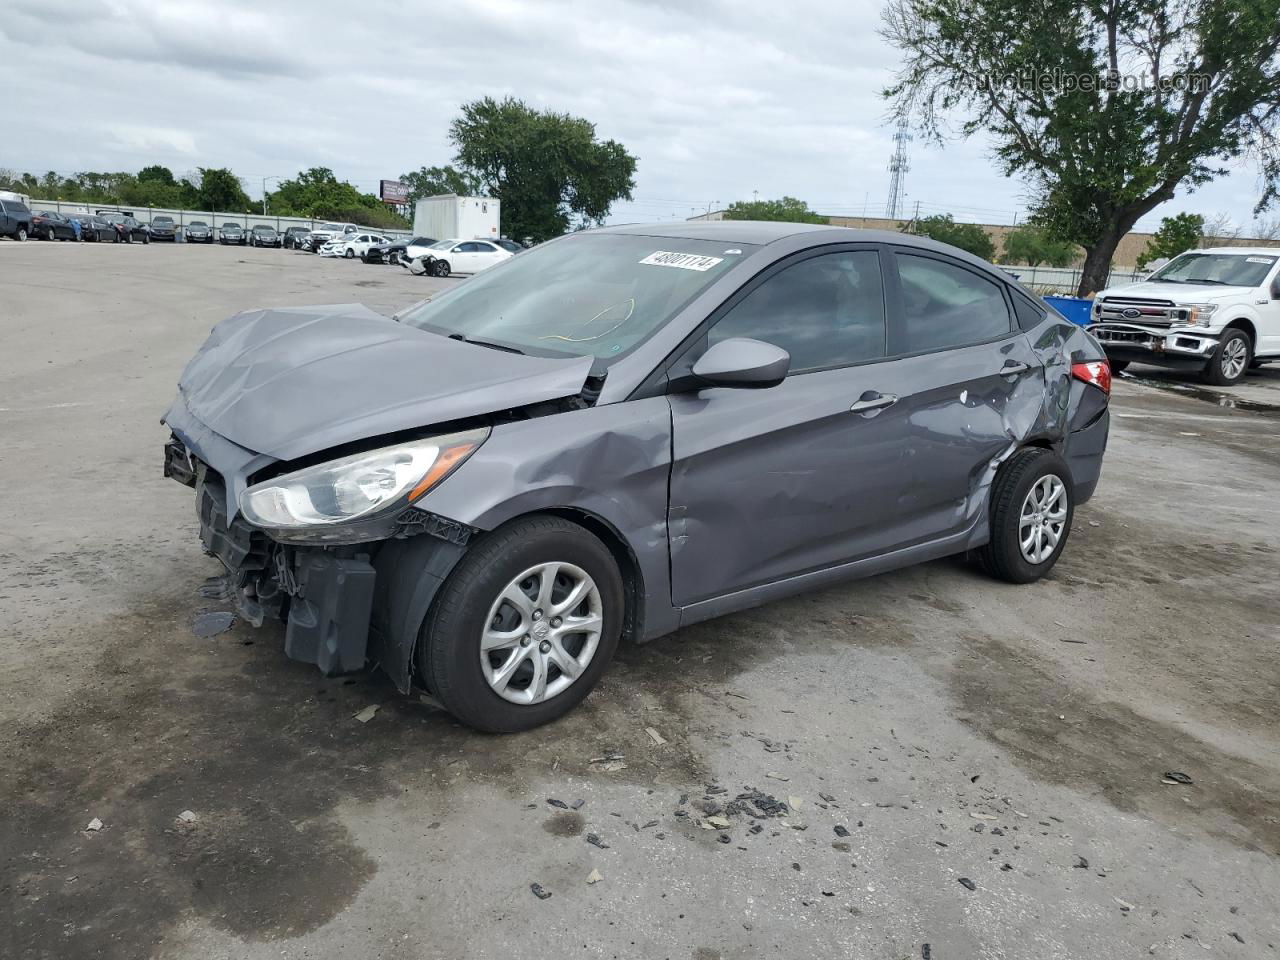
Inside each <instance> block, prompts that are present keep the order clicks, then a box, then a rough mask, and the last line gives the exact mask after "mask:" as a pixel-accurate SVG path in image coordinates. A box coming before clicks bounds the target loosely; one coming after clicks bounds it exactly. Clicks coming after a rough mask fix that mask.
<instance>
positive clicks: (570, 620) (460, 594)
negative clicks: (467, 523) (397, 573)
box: [416, 516, 624, 733]
mask: <svg viewBox="0 0 1280 960" xmlns="http://www.w3.org/2000/svg"><path fill="white" fill-rule="evenodd" d="M623 605H624V600H623V588H622V577H621V575H620V574H619V572H618V567H617V564H616V563H615V562H614V559H613V555H612V554H611V553H610V552H609V548H608V547H606V546H605V545H604V544H603V543H601V542H600V540H599V539H598V538H596V537H595V536H594V535H592V534H591V533H589V532H588V531H586V530H584V529H583V528H581V527H579V526H577V525H576V524H573V523H570V522H569V521H567V520H563V519H561V518H559V517H550V516H533V517H525V518H522V519H520V520H516V521H513V522H511V523H509V524H507V525H505V526H503V527H500V528H499V529H497V530H495V531H493V532H492V533H490V534H488V535H486V536H484V537H483V538H482V539H480V540H479V541H477V542H476V543H475V545H474V546H473V547H472V548H471V549H469V550H468V552H467V553H466V554H465V555H464V556H463V558H462V560H461V561H459V563H458V565H457V566H456V567H455V568H454V570H453V572H452V573H451V574H450V575H449V578H448V580H446V581H445V583H444V586H443V587H442V588H441V590H440V593H439V595H438V596H437V597H436V600H435V603H434V604H433V606H432V610H431V613H430V615H429V616H428V617H427V621H426V623H425V624H423V628H422V633H421V636H420V638H419V642H418V648H417V654H416V656H417V662H418V669H419V671H420V673H421V674H422V675H423V677H424V678H425V679H426V681H427V685H428V687H429V688H430V690H431V691H432V693H434V694H435V696H436V697H437V698H438V699H439V700H440V702H441V703H442V704H443V705H444V706H445V708H446V709H448V710H449V712H450V713H452V714H453V715H454V716H456V717H457V718H458V719H459V720H461V721H462V722H464V723H466V724H468V725H470V726H472V727H475V728H476V729H478V730H484V731H488V732H490V733H516V732H519V731H521V730H530V729H532V728H533V727H537V726H540V725H542V724H544V723H548V722H550V721H551V720H554V719H556V718H557V717H560V716H562V715H563V714H565V713H568V712H569V711H570V710H571V709H573V708H574V707H575V706H577V704H578V703H580V702H581V701H582V699H583V698H584V697H586V695H587V694H588V693H590V692H591V688H592V687H594V686H595V685H596V682H597V681H598V680H599V679H600V676H601V674H603V673H604V670H605V668H606V667H607V666H608V665H609V661H610V660H611V659H612V658H613V654H614V651H615V650H616V649H617V646H618V637H619V635H620V634H621V632H622V618H623Z"/></svg>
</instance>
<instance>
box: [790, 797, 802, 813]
mask: <svg viewBox="0 0 1280 960" xmlns="http://www.w3.org/2000/svg"><path fill="white" fill-rule="evenodd" d="M787 806H788V807H790V808H791V809H792V810H799V809H800V808H801V807H803V806H804V801H803V800H801V799H800V798H799V797H787Z"/></svg>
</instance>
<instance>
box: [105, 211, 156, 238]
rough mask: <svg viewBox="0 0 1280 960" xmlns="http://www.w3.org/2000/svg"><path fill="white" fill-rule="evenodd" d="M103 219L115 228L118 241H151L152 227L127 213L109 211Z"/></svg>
mask: <svg viewBox="0 0 1280 960" xmlns="http://www.w3.org/2000/svg"><path fill="white" fill-rule="evenodd" d="M103 219H104V220H106V221H107V223H109V224H111V225H112V226H113V227H114V228H115V231H116V235H115V238H114V240H115V242H116V243H122V242H123V243H133V241H135V240H141V241H142V242H143V243H150V242H151V229H150V228H149V227H148V226H147V225H146V224H145V223H142V222H140V221H138V220H137V219H135V218H134V217H131V216H129V214H127V213H108V214H106V215H104V216H103Z"/></svg>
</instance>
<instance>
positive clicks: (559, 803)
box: [547, 797, 569, 810]
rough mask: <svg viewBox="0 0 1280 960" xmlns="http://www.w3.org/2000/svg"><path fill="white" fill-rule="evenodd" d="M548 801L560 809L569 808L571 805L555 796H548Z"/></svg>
mask: <svg viewBox="0 0 1280 960" xmlns="http://www.w3.org/2000/svg"><path fill="white" fill-rule="evenodd" d="M547 803H548V804H550V805H551V806H553V807H555V808H556V809H558V810H568V809H569V805H568V804H567V803H565V802H564V801H563V800H557V799H556V798H555V797H547Z"/></svg>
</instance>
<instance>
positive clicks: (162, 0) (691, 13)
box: [0, 0, 1258, 226]
mask: <svg viewBox="0 0 1280 960" xmlns="http://www.w3.org/2000/svg"><path fill="white" fill-rule="evenodd" d="M0 6H2V7H3V15H2V16H0V63H4V64H7V65H8V66H7V67H6V69H5V70H4V80H3V84H4V92H5V96H4V101H5V103H4V112H5V115H6V117H7V118H8V124H7V127H8V131H9V134H10V135H8V136H6V137H4V138H3V140H0V167H7V168H13V169H17V170H19V171H31V172H34V173H37V174H42V173H44V172H45V171H47V170H56V171H59V172H74V171H79V170H136V169H138V168H139V167H141V166H144V165H146V164H149V163H163V164H165V165H167V166H169V167H171V168H172V169H173V170H174V171H175V172H176V173H179V174H181V173H184V172H186V171H190V170H194V168H195V167H197V166H206V167H222V166H226V167H230V168H231V169H232V170H234V171H235V172H236V173H237V174H239V175H240V176H241V177H242V178H243V179H244V180H245V184H246V188H247V189H248V191H249V193H250V195H252V196H258V195H260V193H261V189H262V179H263V178H264V177H272V176H282V175H283V176H291V175H293V174H295V173H296V172H297V171H298V170H300V169H303V168H305V167H309V166H317V165H320V166H328V167H332V168H333V170H334V171H335V172H336V173H337V174H338V175H339V176H340V177H343V178H346V179H349V180H351V181H352V182H353V183H355V184H357V185H358V186H360V187H361V188H362V189H365V190H367V191H369V192H376V190H377V181H378V180H379V179H380V178H384V177H385V178H388V179H391V178H395V177H397V176H398V175H399V174H401V173H403V172H405V171H407V170H412V169H416V168H418V167H420V166H424V165H427V166H430V165H433V164H440V163H446V162H448V161H449V159H450V157H451V154H452V151H451V149H450V147H449V143H448V139H447V128H448V124H449V121H450V120H451V119H452V118H453V117H454V116H455V115H456V114H457V111H458V107H459V105H460V104H462V103H464V102H466V101H468V100H471V99H474V98H477V97H480V96H484V95H486V94H488V95H492V96H495V97H501V96H504V95H507V94H510V95H513V96H516V97H519V98H521V99H524V100H525V101H527V102H529V103H531V104H534V105H537V106H539V107H545V108H550V109H555V110H560V111H568V112H570V113H573V114H577V115H580V116H584V117H587V118H588V119H590V120H592V121H593V122H594V123H595V124H596V129H597V132H598V134H599V135H600V136H602V137H608V138H614V139H617V140H619V141H621V142H622V143H623V144H625V145H626V146H627V148H628V149H629V150H630V151H631V152H632V153H634V154H636V155H637V156H638V157H639V169H638V172H637V178H636V190H635V199H634V201H633V202H631V203H626V204H620V205H618V206H617V207H616V208H615V210H614V217H613V219H615V220H658V219H668V218H672V217H680V218H683V217H687V216H689V215H690V214H691V213H692V212H696V211H697V210H701V209H705V208H706V207H707V206H708V205H711V206H713V207H714V206H723V205H726V204H728V203H729V202H731V201H733V200H740V199H750V198H751V197H752V196H753V195H755V194H756V193H758V195H759V196H760V197H761V198H766V197H778V196H782V195H784V194H789V195H792V196H797V197H801V198H802V199H804V200H806V201H808V202H809V204H810V206H812V207H814V208H815V209H817V210H819V211H820V212H823V213H846V214H858V213H861V212H862V211H863V210H864V209H865V210H866V211H867V212H868V213H869V214H871V215H878V214H882V213H883V211H884V207H885V201H886V198H887V195H888V190H889V174H888V171H887V165H888V160H889V155H890V153H891V152H892V140H891V134H892V130H891V129H890V128H889V127H888V126H886V124H885V115H884V113H885V107H884V104H883V102H882V101H881V100H880V98H879V96H878V91H879V90H880V89H882V88H883V87H884V85H885V84H886V83H887V82H888V80H889V78H890V77H891V75H892V72H893V69H894V67H895V65H896V63H897V59H898V57H897V54H896V52H895V51H894V50H893V49H892V48H891V47H889V46H888V45H887V44H886V43H885V42H884V41H883V40H881V39H880V37H879V36H878V35H877V32H876V27H877V24H878V17H879V9H880V0H828V2H816V3H813V2H807V0H790V2H787V3H784V4H778V3H776V2H762V0H695V2H688V0H585V2H574V0H525V2H518V0H475V2H468V0H451V2H450V0H446V2H442V3H415V2H412V0H409V2H405V0H395V2H374V0H365V2H336V0H307V2H293V0H277V2H264V0H216V2H214V0H203V2H201V0H3V3H0ZM17 65H21V68H16V67H17ZM18 130H21V131H22V135H21V136H14V135H13V134H15V133H16V132H17V131H18ZM1257 192H1258V181H1257V176H1256V174H1255V173H1254V172H1253V171H1252V170H1250V169H1248V168H1247V167H1246V168H1241V169H1240V170H1239V171H1237V172H1235V173H1233V174H1232V176H1230V177H1228V178H1226V179H1225V180H1223V181H1220V182H1218V183H1215V184H1213V185H1211V186H1209V187H1207V188H1205V189H1203V190H1201V191H1199V192H1197V193H1196V194H1194V195H1191V196H1186V197H1180V198H1179V199H1178V200H1177V201H1175V202H1174V203H1171V204H1168V205H1166V207H1164V208H1161V210H1160V211H1159V212H1157V213H1156V214H1155V215H1154V216H1153V217H1151V218H1148V221H1146V223H1154V222H1158V220H1159V217H1160V216H1161V215H1167V214H1171V213H1176V212H1181V211H1183V210H1190V211H1193V212H1200V213H1204V214H1206V215H1207V216H1213V215H1214V214H1218V213H1223V212H1225V213H1227V214H1229V215H1230V216H1231V217H1232V218H1233V219H1234V220H1235V222H1237V223H1241V224H1247V223H1248V222H1249V220H1250V210H1251V208H1252V205H1253V203H1254V201H1255V199H1256V196H1257ZM1023 200H1024V197H1023V191H1022V188H1021V185H1020V184H1019V183H1017V182H1016V181H1010V180H1007V179H1005V178H1003V177H1001V176H1000V175H999V174H998V173H996V172H995V170H994V168H993V166H992V164H991V163H990V161H989V159H988V148H987V145H986V144H985V143H983V142H981V141H980V140H972V141H968V142H958V141H957V142H951V143H948V144H947V145H946V146H945V147H937V146H926V145H924V144H913V149H912V152H911V171H910V173H909V174H908V175H907V205H908V208H910V209H914V208H915V205H916V204H917V203H919V205H920V210H921V212H922V213H942V212H950V213H953V214H955V215H956V217H957V219H967V220H985V221H989V222H1009V221H1010V219H1011V218H1012V217H1013V216H1014V215H1015V214H1018V215H1019V218H1021V216H1023V215H1024V202H1023ZM1140 226H1141V225H1140Z"/></svg>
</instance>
